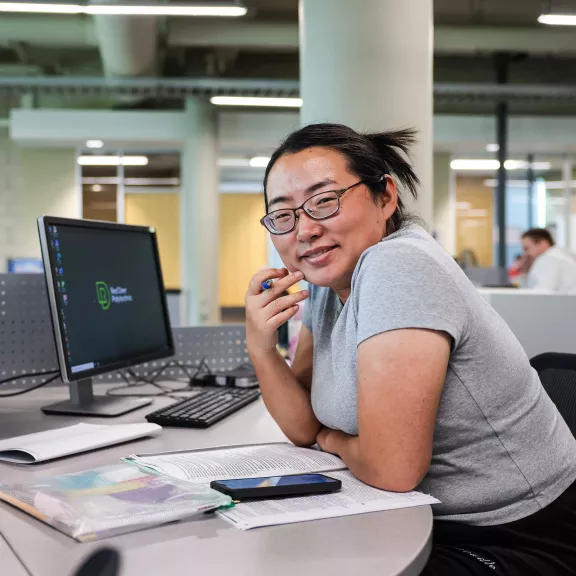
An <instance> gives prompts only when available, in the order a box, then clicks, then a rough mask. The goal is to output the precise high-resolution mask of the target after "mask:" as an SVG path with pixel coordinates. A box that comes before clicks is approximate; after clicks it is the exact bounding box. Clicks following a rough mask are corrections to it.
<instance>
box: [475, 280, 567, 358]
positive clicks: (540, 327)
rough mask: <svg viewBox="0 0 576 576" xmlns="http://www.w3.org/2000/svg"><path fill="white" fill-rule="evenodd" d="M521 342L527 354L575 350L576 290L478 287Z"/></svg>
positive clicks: (529, 355)
mask: <svg viewBox="0 0 576 576" xmlns="http://www.w3.org/2000/svg"><path fill="white" fill-rule="evenodd" d="M478 291H479V293H480V294H481V295H482V296H483V298H484V299H485V300H486V301H487V302H488V303H489V304H490V305H491V306H492V307H493V308H494V309H495V310H496V312H498V314H499V315H500V316H501V317H502V318H503V320H504V321H505V322H506V323H507V324H508V326H509V327H510V329H511V330H512V332H513V333H514V335H515V336H516V338H518V340H519V341H520V344H522V347H523V348H524V350H525V352H526V354H527V356H528V357H529V358H533V357H534V356H536V355H538V354H542V353H543V352H565V353H570V354H576V294H551V293H544V292H537V291H535V290H507V289H497V288H495V289H490V288H479V289H478Z"/></svg>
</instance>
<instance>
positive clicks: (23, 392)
mask: <svg viewBox="0 0 576 576" xmlns="http://www.w3.org/2000/svg"><path fill="white" fill-rule="evenodd" d="M57 378H58V374H56V376H52V378H48V380H46V381H44V382H42V383H40V384H36V386H32V387H30V388H26V389H25V390H18V392H9V393H8V394H0V398H10V397H11V396H21V395H22V394H28V392H32V390H37V389H38V388H42V387H43V386H46V385H47V384H50V382H54V380H56V379H57Z"/></svg>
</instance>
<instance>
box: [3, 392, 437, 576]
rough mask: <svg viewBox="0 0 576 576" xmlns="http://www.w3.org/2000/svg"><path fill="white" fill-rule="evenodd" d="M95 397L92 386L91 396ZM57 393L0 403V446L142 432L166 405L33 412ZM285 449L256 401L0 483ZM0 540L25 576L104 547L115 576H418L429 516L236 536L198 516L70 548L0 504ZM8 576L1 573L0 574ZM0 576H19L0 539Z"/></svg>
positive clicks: (417, 513) (387, 515)
mask: <svg viewBox="0 0 576 576" xmlns="http://www.w3.org/2000/svg"><path fill="white" fill-rule="evenodd" d="M102 390H103V388H102V387H101V386H96V391H97V393H101V391H102ZM66 396H67V390H66V389H65V388H64V387H61V388H58V389H43V390H38V391H37V392H32V393H30V394H26V395H23V396H18V397H15V398H8V399H0V439H4V438H10V437H13V436H19V435H21V434H28V433H32V432H39V431H42V430H47V429H50V428H59V427H62V426H68V425H70V424H74V423H77V422H80V421H88V422H94V423H102V424H114V423H126V422H142V421H144V415H145V414H147V413H149V412H151V411H153V410H156V409H157V408H158V407H160V406H161V405H162V404H167V403H169V402H171V400H169V399H157V400H155V403H154V405H152V406H147V407H145V408H143V409H140V410H138V411H136V412H132V413H131V414H127V415H125V416H122V417H120V418H111V419H102V418H93V419H92V418H82V417H74V416H47V415H45V414H44V413H43V412H41V411H40V407H41V406H43V405H46V404H49V403H51V402H54V401H55V400H56V401H57V400H60V399H65V398H66ZM282 440H285V437H284V436H283V434H282V432H281V431H280V429H279V428H278V427H277V426H276V424H275V422H274V421H273V420H272V418H271V416H270V415H269V414H268V412H267V411H266V409H265V407H264V404H263V402H262V400H258V401H257V402H255V403H253V404H252V405H250V406H248V407H246V408H244V409H242V410H241V411H240V412H237V413H236V414H234V415H232V416H230V417H228V418H226V419H225V420H223V421H221V422H220V423H218V424H215V425H214V426H212V428H209V429H207V430H194V429H190V428H169V427H167V428H164V430H163V431H162V434H161V435H160V436H159V437H157V438H150V439H144V440H140V441H135V442H130V443H127V444H123V445H119V446H113V447H111V448H106V449H102V450H98V451H94V452H89V453H85V454H80V455H77V456H74V457H70V458H63V459H60V460H56V461H52V462H47V463H44V464H38V465H32V466H24V465H13V464H6V463H1V462H0V482H2V483H10V482H17V481H28V480H32V479H33V478H37V477H40V476H45V475H54V474H63V473H67V472H74V471H78V470H83V469H87V468H93V467H96V466H102V465H105V464H110V463H114V462H117V461H118V460H119V459H120V458H122V457H124V456H127V455H129V454H133V453H142V452H162V451H170V450H183V449H193V448H201V447H211V446H219V445H227V444H228V445H229V444H249V443H260V442H273V441H282ZM0 534H2V535H3V536H4V538H5V539H6V541H7V542H9V543H10V545H11V546H12V548H13V549H14V551H15V552H16V553H17V554H18V555H19V556H20V558H21V559H22V562H23V563H24V564H25V565H26V567H27V568H28V570H29V571H30V573H31V574H32V575H33V576H68V575H69V574H71V573H72V572H73V570H74V569H75V568H76V567H77V566H78V565H79V564H80V563H81V561H82V559H84V558H85V557H86V556H87V554H88V553H89V552H90V551H91V550H94V549H96V548H98V547H100V546H103V545H107V546H113V547H115V548H117V549H118V550H120V552H121V555H122V570H121V575H122V576H147V575H151V576H152V575H154V576H171V575H180V574H192V573H196V572H197V573H199V574H202V575H203V576H204V575H205V576H212V575H215V576H216V575H217V576H230V575H231V574H233V575H234V576H270V574H274V576H283V575H290V576H294V574H300V575H308V574H310V575H314V576H317V575H318V574H326V573H330V574H331V575H332V576H350V574H378V576H387V575H392V574H395V575H396V574H402V575H412V574H419V573H420V571H421V570H422V568H423V567H424V565H425V563H426V560H427V558H428V556H429V553H430V547H431V543H432V538H431V537H432V511H431V508H430V507H429V506H422V507H417V508H407V509H403V510H393V511H388V512H377V513H371V514H362V515H358V516H349V517H345V518H335V519H329V520H319V521H315V522H306V523H300V524H292V525H286V526H276V527H271V528H260V529H255V530H249V531H241V530H238V529H237V528H234V527H233V526H231V525H229V524H228V523H226V522H225V521H224V520H222V519H220V518H217V517H214V516H206V517H202V518H198V519H192V520H188V521H186V522H178V523H173V524H168V525H165V526H159V527H157V528H152V529H149V530H143V531H140V532H133V533H131V534H126V535H123V536H118V537H115V538H109V539H106V540H102V541H100V542H94V543H89V544H87V543H78V542H76V541H75V540H73V539H71V538H69V537H68V536H66V535H64V534H62V533H60V532H58V531H57V530H56V529H54V528H51V527H50V526H47V525H45V524H43V523H42V522H40V521H38V520H36V519H34V518H32V517H30V516H28V515H27V514H25V513H23V512H20V511H19V510H17V509H15V508H12V507H11V506H9V505H7V504H5V503H0ZM6 566H7V567H9V568H10V569H9V570H5V567H6ZM0 573H1V574H7V575H10V576H22V575H23V574H25V572H24V570H23V568H22V566H21V564H20V563H19V562H18V559H17V558H16V557H15V555H14V554H13V553H12V552H11V551H10V550H9V548H8V546H7V545H6V542H2V540H1V538H0Z"/></svg>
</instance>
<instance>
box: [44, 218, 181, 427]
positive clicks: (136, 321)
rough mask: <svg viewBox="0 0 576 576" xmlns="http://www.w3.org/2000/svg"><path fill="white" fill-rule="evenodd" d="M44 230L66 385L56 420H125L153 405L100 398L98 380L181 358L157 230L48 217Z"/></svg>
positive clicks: (46, 267) (56, 408)
mask: <svg viewBox="0 0 576 576" xmlns="http://www.w3.org/2000/svg"><path fill="white" fill-rule="evenodd" d="M38 230H39V234H40V245H41V249H42V259H43V262H44V275H45V277H46V286H47V290H48V298H49V302H50V311H51V315H52V325H53V328H54V338H55V341H56V350H57V353H58V363H59V365H60V372H61V375H62V380H63V381H64V382H66V383H68V385H69V387H70V400H67V401H64V402H58V403H57V404H52V405H50V406H46V407H44V408H42V410H43V411H44V412H46V413H48V414H84V415H94V416H118V415H120V414H124V413H126V412H130V411H131V410H135V409H137V408H140V407H142V406H145V405H147V404H149V403H150V402H151V401H150V400H149V399H146V398H118V397H111V396H100V397H99V396H94V393H93V388H92V377H93V376H97V375H99V374H104V373H106V372H111V371H115V370H119V369H122V368H127V367H129V366H133V365H135V364H140V363H142V362H148V361H151V360H155V359H158V358H166V357H168V356H172V355H173V354H174V343H173V340H172V331H171V329H170V322H169V318H168V309H167V306H166V296H165V291H164V284H163V281H162V271H161V268H160V259H159V256H158V246H157V242H156V233H155V230H154V229H153V228H147V227H143V226H128V225H124V224H113V223H109V222H94V221H89V220H72V219H67V218H55V217H51V216H42V217H40V218H38Z"/></svg>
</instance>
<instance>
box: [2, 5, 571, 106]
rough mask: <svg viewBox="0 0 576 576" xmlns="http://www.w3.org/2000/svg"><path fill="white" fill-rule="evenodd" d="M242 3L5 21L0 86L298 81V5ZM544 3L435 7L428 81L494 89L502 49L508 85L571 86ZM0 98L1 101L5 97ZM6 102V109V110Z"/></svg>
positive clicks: (84, 101) (562, 33)
mask: <svg viewBox="0 0 576 576" xmlns="http://www.w3.org/2000/svg"><path fill="white" fill-rule="evenodd" d="M351 1H352V0H351ZM355 1H361V0H355ZM179 3H181V2H179ZM243 4H244V5H245V6H246V7H247V8H248V14H247V15H246V16H245V17H243V18H237V19H197V18H164V19H162V18H153V17H145V18H140V19H138V18H134V17H129V18H118V17H114V16H97V17H92V16H68V15H65V16H60V15H58V16H49V15H38V14H36V15H34V14H3V15H2V17H1V18H0V79H1V78H2V77H10V78H12V77H19V78H22V77H33V78H42V77H49V78H51V79H53V80H55V79H61V78H74V77H104V76H107V77H111V76H112V77H148V78H180V79H189V78H210V79H269V80H276V79H278V80H297V79H298V75H299V64H298V0H243ZM328 4H329V2H327V5H328ZM547 4H548V2H542V1H541V0H434V24H435V57H434V81H435V83H437V84H443V83H444V84H448V83H472V84H493V83H494V81H495V73H494V54H495V53H496V52H498V51H504V50H506V51H513V52H515V53H518V58H517V60H516V61H515V62H514V64H512V65H511V68H510V77H509V81H510V83H511V84H513V85H524V84H526V85H543V86H550V85H571V86H575V87H576V27H574V28H558V27H546V26H543V25H540V24H538V23H537V17H538V15H539V14H540V13H541V12H542V11H543V10H545V7H546V5H547ZM575 5H576V2H575V1H574V0H554V2H552V6H553V8H554V10H562V9H563V8H564V9H565V10H572V12H574V11H575V10H576V6H575ZM543 6H544V8H543ZM2 94H3V95H4V100H5V99H6V92H5V91H4V92H1V91H0V96H1V95H2ZM0 99H1V98H0ZM437 100H438V101H437V104H436V112H440V113H442V112H454V113H462V112H464V113H474V112H477V113H484V112H486V111H488V110H491V109H493V102H492V101H490V102H484V103H482V102H480V101H474V102H472V101H471V100H470V99H462V98H452V99H444V100H441V99H437ZM60 101H61V98H60V96H59V95H56V96H54V97H52V98H51V97H50V95H46V94H45V93H42V94H41V95H40V96H38V99H37V101H35V102H34V104H36V105H40V106H58V103H59V102H60ZM11 104H12V102H10V103H9V104H8V105H7V103H6V101H4V107H9V105H11ZM87 105H89V106H93V107H111V106H113V107H117V106H133V107H152V108H172V107H175V106H176V107H177V106H179V105H180V103H179V102H174V101H173V99H172V100H171V99H167V98H163V97H157V98H152V99H150V98H141V97H140V98H132V99H130V98H122V99H120V98H116V99H115V98H103V97H102V96H101V95H99V96H98V97H93V98H91V97H90V96H89V95H88V96H86V95H85V96H84V97H82V94H79V95H78V94H76V95H75V97H74V99H73V101H72V102H66V104H65V106H78V107H82V106H84V107H85V106H87ZM1 107H2V103H1V102H0V109H1ZM512 111H513V112H517V113H525V112H526V113H546V114H550V113H552V114H554V113H555V114H567V113H576V98H575V99H572V100H570V101H569V102H566V101H564V102H560V101H555V102H550V101H547V102H535V101H530V102H526V101H525V102H522V103H515V104H513V107H512Z"/></svg>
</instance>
